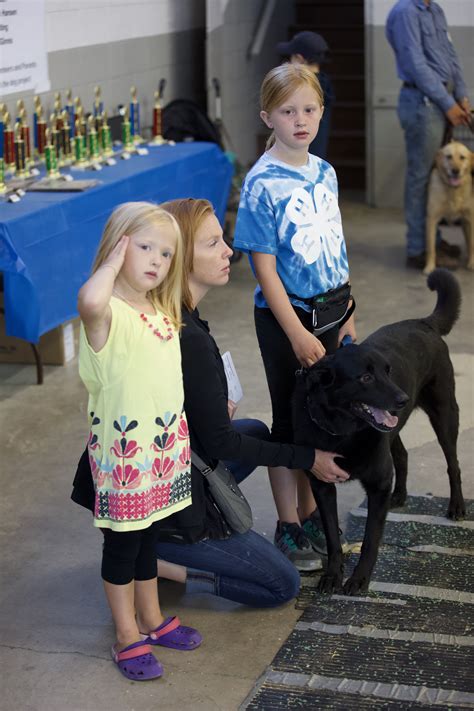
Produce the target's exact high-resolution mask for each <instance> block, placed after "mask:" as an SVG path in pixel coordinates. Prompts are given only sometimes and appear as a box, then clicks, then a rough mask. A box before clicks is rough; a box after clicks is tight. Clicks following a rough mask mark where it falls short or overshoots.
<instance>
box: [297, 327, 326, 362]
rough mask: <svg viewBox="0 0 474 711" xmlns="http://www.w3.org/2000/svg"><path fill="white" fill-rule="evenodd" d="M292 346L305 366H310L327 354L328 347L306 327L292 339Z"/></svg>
mask: <svg viewBox="0 0 474 711" xmlns="http://www.w3.org/2000/svg"><path fill="white" fill-rule="evenodd" d="M291 346H292V348H293V350H294V352H295V356H296V357H297V358H298V361H299V363H300V365H302V366H303V368H309V367H310V366H312V365H314V364H315V363H317V361H318V360H321V358H322V357H323V356H324V355H325V353H326V349H325V348H324V346H323V344H322V343H321V341H319V340H318V339H317V338H316V337H315V336H313V334H312V333H310V332H309V331H307V330H306V329H305V328H304V327H302V328H301V330H300V331H299V332H298V334H297V335H296V337H295V338H293V339H292V341H291Z"/></svg>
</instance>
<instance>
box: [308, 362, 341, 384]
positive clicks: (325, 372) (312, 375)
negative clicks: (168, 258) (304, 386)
mask: <svg viewBox="0 0 474 711" xmlns="http://www.w3.org/2000/svg"><path fill="white" fill-rule="evenodd" d="M332 361H333V356H325V357H324V358H322V359H321V360H320V361H318V362H317V363H315V364H314V365H312V366H311V368H310V369H309V371H308V373H309V378H308V381H309V382H308V384H311V385H315V384H317V385H321V387H323V388H329V387H330V386H331V385H332V384H333V383H334V381H335V379H336V372H335V369H334V365H333V362H332Z"/></svg>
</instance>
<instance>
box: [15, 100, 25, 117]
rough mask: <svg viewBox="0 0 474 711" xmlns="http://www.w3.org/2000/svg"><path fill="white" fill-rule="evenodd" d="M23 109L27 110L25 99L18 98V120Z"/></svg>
mask: <svg viewBox="0 0 474 711" xmlns="http://www.w3.org/2000/svg"><path fill="white" fill-rule="evenodd" d="M22 111H26V109H25V102H24V101H23V99H18V101H17V102H16V120H17V121H18V119H19V118H20V114H21V112H22ZM15 123H16V122H15Z"/></svg>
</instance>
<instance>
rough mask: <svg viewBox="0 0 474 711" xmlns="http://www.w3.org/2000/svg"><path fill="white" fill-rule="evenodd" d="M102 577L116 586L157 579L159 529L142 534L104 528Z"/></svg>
mask: <svg viewBox="0 0 474 711" xmlns="http://www.w3.org/2000/svg"><path fill="white" fill-rule="evenodd" d="M102 530H103V533H104V545H103V549H102V571H101V574H102V578H103V580H105V581H106V582H108V583H113V585H127V583H130V582H131V581H132V580H152V579H153V578H156V542H157V526H156V523H153V524H152V525H151V526H149V527H148V528H143V529H140V530H139V531H112V530H111V529H110V528H106V529H102Z"/></svg>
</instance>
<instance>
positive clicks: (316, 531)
mask: <svg viewBox="0 0 474 711" xmlns="http://www.w3.org/2000/svg"><path fill="white" fill-rule="evenodd" d="M301 526H302V529H303V531H304V532H305V534H306V537H307V538H308V540H309V542H310V543H311V545H312V547H313V549H314V550H315V551H316V553H319V555H324V556H327V554H328V549H327V546H326V536H325V534H324V531H323V525H322V521H321V519H320V517H319V514H318V513H317V512H316V511H314V512H313V513H312V514H311V516H310V517H309V518H307V519H306V521H303V523H302V524H301ZM339 540H340V541H341V548H342V552H343V553H344V555H345V554H346V553H349V551H350V545H349V542H348V540H347V538H346V537H345V535H344V534H343V532H342V531H341V529H339Z"/></svg>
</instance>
